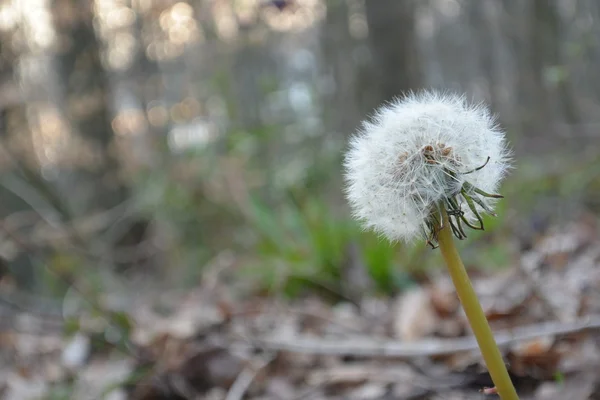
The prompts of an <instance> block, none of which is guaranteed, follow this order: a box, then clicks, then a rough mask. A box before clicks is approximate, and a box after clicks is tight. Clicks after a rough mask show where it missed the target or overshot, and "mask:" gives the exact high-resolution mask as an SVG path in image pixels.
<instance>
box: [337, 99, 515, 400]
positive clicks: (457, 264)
mask: <svg viewBox="0 0 600 400" xmlns="http://www.w3.org/2000/svg"><path fill="white" fill-rule="evenodd" d="M344 167H345V172H346V183H347V186H346V196H347V198H348V201H349V203H350V206H351V208H352V211H353V213H354V216H355V217H356V218H357V219H359V220H360V221H362V223H363V224H364V226H365V227H366V228H369V229H373V230H374V231H376V232H378V233H380V234H381V235H383V236H385V237H387V238H388V239H389V240H390V241H404V242H412V241H413V240H414V239H415V238H417V237H419V236H422V237H423V238H424V239H425V241H426V242H427V243H428V244H430V245H431V246H432V247H434V248H435V247H437V246H438V245H439V247H440V250H441V252H442V255H443V257H444V260H445V261H446V264H447V266H448V270H449V272H450V276H451V277H452V280H453V282H454V286H455V287H456V291H457V294H458V297H459V298H460V300H461V304H462V306H463V308H464V310H465V314H466V315H467V318H468V320H469V323H470V325H471V328H472V330H473V333H474V335H475V337H476V339H477V342H478V344H479V347H480V349H481V352H482V355H483V358H484V361H485V363H486V365H487V367H488V370H489V372H490V375H491V377H492V380H493V381H494V384H495V385H496V389H497V392H498V394H499V395H500V397H501V398H502V399H504V400H507V399H508V400H514V399H518V396H517V393H516V391H515V389H514V387H513V385H512V382H511V381H510V377H509V375H508V372H507V370H506V367H505V365H504V362H503V360H502V355H501V353H500V351H499V350H498V346H497V345H496V342H495V340H494V336H493V334H492V331H491V329H490V326H489V324H488V322H487V319H486V317H485V314H484V312H483V310H482V308H481V305H480V304H479V301H478V299H477V296H476V294H475V291H474V290H473V287H472V285H471V282H470V280H469V277H468V275H467V272H466V270H465V268H464V265H463V263H462V261H461V259H460V257H459V255H458V252H457V250H456V247H455V246H454V241H453V236H454V237H457V238H458V239H464V238H466V237H467V234H466V228H471V229H479V230H483V229H484V223H483V219H482V217H481V214H482V213H488V214H491V215H495V214H494V205H495V202H496V201H497V200H498V199H499V198H502V196H501V195H499V194H495V193H496V192H497V190H498V188H499V185H500V182H501V180H502V178H503V177H504V176H505V174H506V172H507V171H508V170H509V169H510V153H509V151H508V149H507V146H506V142H505V137H504V132H503V131H502V130H501V129H500V128H499V127H498V125H497V124H496V121H495V119H494V117H493V116H492V115H491V113H490V112H489V110H488V109H487V108H486V107H485V106H483V105H470V104H468V103H467V102H466V100H465V98H464V97H463V96H457V95H452V94H439V93H435V92H421V93H418V94H410V95H408V96H406V97H404V98H401V99H398V100H396V101H393V102H392V103H390V104H387V105H384V106H382V107H381V108H380V109H379V110H377V112H376V113H375V115H374V117H373V118H372V120H371V121H368V122H365V123H364V124H363V126H362V129H361V130H360V131H359V132H358V134H357V135H355V136H354V137H353V138H352V139H351V142H350V148H349V150H348V153H347V154H346V158H345V163H344Z"/></svg>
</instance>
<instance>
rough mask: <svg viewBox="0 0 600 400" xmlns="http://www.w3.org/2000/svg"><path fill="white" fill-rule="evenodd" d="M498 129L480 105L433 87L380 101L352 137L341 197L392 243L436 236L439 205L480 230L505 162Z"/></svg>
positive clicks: (459, 227)
mask: <svg viewBox="0 0 600 400" xmlns="http://www.w3.org/2000/svg"><path fill="white" fill-rule="evenodd" d="M509 161H510V157H509V152H508V150H507V147H506V144H505V139H504V133H503V132H502V131H501V130H500V129H499V128H498V126H497V125H496V123H495V120H494V118H493V117H492V115H491V114H490V113H489V111H488V110H487V108H485V107H484V106H482V105H475V106H472V105H468V104H467V103H466V102H465V99H464V97H461V96H456V95H441V94H437V93H434V92H423V93H420V94H411V95H409V96H407V97H405V98H403V99H400V100H397V101H395V102H393V103H391V104H389V105H385V106H383V107H381V108H380V109H379V110H378V111H377V112H376V114H375V116H374V118H373V121H371V122H365V123H364V125H363V128H362V130H361V131H360V132H359V133H358V134H357V135H356V136H355V137H354V138H353V139H352V141H351V143H350V150H349V151H348V154H347V156H346V160H345V167H346V180H347V184H348V185H347V197H348V200H349V202H350V205H351V207H352V209H353V211H354V214H355V216H356V217H357V218H358V219H359V220H361V221H363V223H364V224H365V226H366V227H368V228H371V229H373V230H375V231H376V232H379V233H380V234H382V235H384V236H385V237H387V238H388V239H390V240H392V241H398V240H402V241H406V242H410V241H412V240H413V239H414V238H415V237H417V236H418V235H419V234H421V233H424V235H425V237H426V238H427V240H428V241H430V242H434V241H435V237H433V236H434V235H433V234H434V232H433V231H434V229H433V227H434V226H435V224H436V223H439V222H441V216H440V214H439V211H440V210H439V207H442V206H443V207H447V209H448V210H449V211H450V215H451V216H452V218H451V221H452V225H453V233H454V234H455V235H456V236H457V237H458V238H459V239H463V238H464V237H466V234H465V231H464V229H463V225H466V226H468V227H471V228H474V229H483V221H482V219H481V213H484V212H486V213H491V214H493V207H494V203H495V200H496V199H497V198H499V197H501V196H498V195H492V194H491V193H495V192H496V191H497V189H498V186H499V183H500V181H501V179H502V178H503V177H504V175H505V173H506V171H507V170H508V169H509V167H510V164H509Z"/></svg>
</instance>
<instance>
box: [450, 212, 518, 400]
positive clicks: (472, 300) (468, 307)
mask: <svg viewBox="0 0 600 400" xmlns="http://www.w3.org/2000/svg"><path fill="white" fill-rule="evenodd" d="M442 217H443V221H444V224H443V228H442V229H440V231H439V236H438V243H439V246H440V250H441V252H442V256H443V257H444V260H445V261H446V264H447V266H448V271H449V272H450V276H451V277H452V282H453V283H454V287H455V288H456V293H457V294H458V297H459V299H460V302H461V304H462V306H463V309H464V310H465V314H466V315H467V319H468V320H469V324H470V325H471V329H472V330H473V333H474V334H475V338H476V339H477V343H478V344H479V349H480V350H481V354H482V355H483V359H484V361H485V364H486V366H487V368H488V371H489V373H490V376H491V377H492V381H493V382H494V385H496V389H497V390H498V394H499V395H500V398H501V399H502V400H519V396H518V395H517V392H516V390H515V387H514V386H513V384H512V382H511V380H510V377H509V375H508V371H507V370H506V366H505V365H504V360H503V359H502V355H501V353H500V350H499V349H498V345H497V344H496V340H495V339H494V335H493V333H492V329H491V328H490V325H489V324H488V321H487V319H486V317H485V314H484V312H483V309H482V308H481V304H479V300H478V299H477V294H476V293H475V290H474V289H473V285H472V284H471V280H470V279H469V275H468V274H467V271H466V270H465V266H464V265H463V263H462V260H461V259H460V256H459V255H458V251H457V250H456V247H455V245H454V240H453V238H452V232H451V231H450V222H449V216H448V213H447V212H446V210H445V209H442Z"/></svg>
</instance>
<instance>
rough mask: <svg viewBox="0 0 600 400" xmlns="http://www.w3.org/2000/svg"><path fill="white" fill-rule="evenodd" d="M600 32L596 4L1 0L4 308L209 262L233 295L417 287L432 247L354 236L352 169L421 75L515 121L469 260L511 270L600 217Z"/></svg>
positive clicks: (162, 286)
mask: <svg viewBox="0 0 600 400" xmlns="http://www.w3.org/2000/svg"><path fill="white" fill-rule="evenodd" d="M599 38H600V3H599V2H597V1H594V0H577V1H573V0H532V1H517V0H502V1H496V0H482V1H475V0H473V1H466V0H463V1H459V0H423V1H416V0H327V1H325V0H189V1H183V0H2V2H1V3H0V124H1V125H0V262H1V265H0V277H1V280H0V309H2V310H3V311H2V315H9V314H10V313H11V312H12V311H14V308H18V309H25V310H29V311H28V312H42V311H43V312H53V311H52V310H54V309H62V311H61V313H62V314H63V315H64V314H65V313H66V311H65V310H64V308H65V307H66V305H65V304H67V303H69V304H71V303H73V301H74V302H75V303H76V304H78V305H76V306H75V309H79V308H81V307H87V306H83V305H81V304H83V303H84V302H82V301H79V300H73V301H71V302H69V301H67V300H69V299H71V300H72V299H73V298H78V299H80V298H81V297H85V298H87V299H88V300H93V301H95V302H99V303H102V302H104V303H106V302H107V301H108V300H110V301H112V302H113V303H115V302H117V303H119V302H120V304H125V305H126V304H128V301H129V300H130V298H132V297H135V296H147V297H152V296H153V295H154V294H155V293H160V292H161V291H162V290H166V289H173V288H181V289H186V288H192V287H194V286H196V285H199V283H200V282H201V281H203V280H205V279H206V276H205V274H204V272H205V271H206V270H207V268H209V267H214V266H215V265H218V266H219V267H218V269H219V270H222V271H225V272H224V273H225V274H226V275H227V276H228V277H229V278H230V279H231V284H232V285H234V284H235V285H237V286H236V287H239V291H238V293H240V294H248V293H254V294H256V293H262V294H274V295H282V294H283V295H287V296H299V295H301V294H304V293H307V292H311V293H314V292H316V293H319V294H322V295H323V296H326V297H327V298H329V299H331V300H333V301H336V300H339V299H340V298H353V297H356V296H361V295H362V294H364V293H378V294H383V295H385V294H394V293H397V292H399V291H401V290H402V289H404V288H406V287H408V286H410V285H413V284H414V283H418V282H419V281H420V279H422V277H423V276H424V275H426V274H427V273H428V271H430V269H432V268H433V269H436V268H439V266H440V265H441V264H440V263H439V259H438V258H437V257H438V256H437V255H436V253H435V252H431V251H430V250H428V249H427V248H426V246H424V245H423V246H415V247H404V246H402V245H396V246H392V245H390V244H388V243H386V242H384V241H383V240H381V239H379V238H377V237H376V236H374V235H372V234H370V233H365V232H361V229H360V227H358V226H357V225H356V223H355V222H354V221H352V220H351V218H350V217H349V213H348V210H347V208H346V205H345V201H344V198H343V192H342V176H341V167H340V162H341V159H342V156H343V150H344V148H345V146H346V143H347V139H348V137H349V135H351V134H352V133H353V132H354V131H355V130H356V129H357V127H358V126H359V123H360V121H361V120H362V119H364V118H365V117H366V116H367V115H369V114H370V113H371V112H372V111H373V109H374V108H375V107H376V106H377V105H379V104H380V103H382V102H384V101H386V100H389V99H391V98H393V97H394V96H397V95H400V94H402V93H403V92H405V91H407V90H418V89H420V88H437V89H444V90H451V91H456V92H464V93H466V95H467V97H468V98H469V99H471V100H473V101H484V102H486V103H488V104H489V105H490V106H491V108H492V109H493V110H494V112H496V113H497V114H498V118H499V122H500V123H501V125H502V126H503V127H504V128H505V129H506V130H507V132H508V135H509V139H510V141H511V143H512V146H513V148H514V150H515V157H516V169H515V170H514V171H513V173H512V174H511V176H510V178H508V180H507V181H506V183H505V186H504V188H503V190H502V192H503V194H505V195H506V200H505V201H503V202H502V203H501V209H500V216H499V218H496V219H493V220H489V221H488V226H489V229H488V231H486V232H485V233H484V234H473V235H472V238H470V240H469V245H468V246H466V247H465V259H466V260H467V263H468V264H469V266H470V267H474V268H481V269H484V270H485V269H488V270H489V269H494V268H503V267H509V266H510V265H511V263H512V262H513V260H514V259H515V258H516V257H518V255H519V254H520V252H521V251H523V250H526V249H528V248H531V247H532V246H534V244H535V241H536V238H537V237H538V236H539V235H541V234H542V233H543V232H545V230H546V229H548V227H551V226H556V225H559V226H560V225H562V224H565V223H567V222H568V221H570V220H571V219H573V218H580V217H581V216H582V215H585V216H586V218H590V219H592V220H595V219H597V217H598V214H599V213H600V77H599V76H598V71H599V68H600V40H599ZM74 288H77V289H76V290H74ZM132 288H135V290H132ZM75 292H76V293H75ZM107 293H111V295H110V296H109V295H107ZM115 293H118V295H116V294H115ZM80 300H81V299H80ZM111 304H112V303H111ZM112 306H114V304H112V305H111V306H110V307H112ZM78 307H79V308H78ZM107 307H108V306H107ZM110 307H109V308H110ZM115 307H116V306H115ZM32 310H35V311H32ZM49 310H50V311H49ZM2 321H3V323H8V324H9V326H10V321H11V320H10V318H9V319H5V318H4V317H3V319H2Z"/></svg>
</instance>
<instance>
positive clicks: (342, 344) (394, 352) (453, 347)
mask: <svg viewBox="0 0 600 400" xmlns="http://www.w3.org/2000/svg"><path fill="white" fill-rule="evenodd" d="M599 328H600V315H593V316H588V317H584V318H581V319H579V320H577V321H573V322H570V323H561V322H545V323H541V324H534V325H530V326H527V327H522V328H516V329H513V330H502V331H498V332H496V333H495V337H496V341H497V342H498V346H500V347H507V346H509V345H512V344H514V343H515V342H519V341H521V340H530V339H535V338H537V337H541V336H558V335H565V334H570V333H576V332H581V331H584V330H589V329H599ZM249 340H250V342H251V343H252V344H253V345H256V346H260V347H262V348H264V349H268V350H275V351H289V352H295V353H312V354H327V355H354V356H366V357H395V358H415V357H424V356H442V355H448V354H454V353H457V352H462V351H472V350H476V349H477V348H478V347H477V342H476V341H475V338H474V337H465V338H459V339H424V340H420V341H416V342H400V341H394V340H383V339H381V340H375V339H372V338H369V337H362V336H360V337H354V338H351V339H341V338H336V339H323V338H316V337H307V336H294V337H290V338H276V337H272V338H267V339H259V338H251V339H249Z"/></svg>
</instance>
